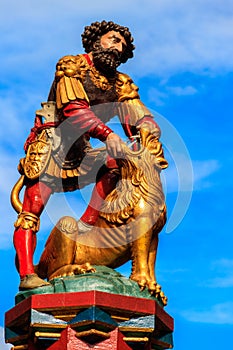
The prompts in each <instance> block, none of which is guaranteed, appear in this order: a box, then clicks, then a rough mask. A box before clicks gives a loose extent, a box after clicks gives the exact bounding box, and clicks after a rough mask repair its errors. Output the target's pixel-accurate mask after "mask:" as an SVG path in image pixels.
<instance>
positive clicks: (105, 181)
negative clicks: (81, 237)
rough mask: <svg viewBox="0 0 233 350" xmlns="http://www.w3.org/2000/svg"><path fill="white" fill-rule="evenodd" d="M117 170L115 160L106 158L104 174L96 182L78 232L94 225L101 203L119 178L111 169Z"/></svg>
mask: <svg viewBox="0 0 233 350" xmlns="http://www.w3.org/2000/svg"><path fill="white" fill-rule="evenodd" d="M117 168H118V165H117V163H116V161H115V159H113V158H110V157H108V159H107V167H106V172H105V173H104V174H103V175H102V176H100V177H99V179H98V180H97V181H96V184H95V186H94V188H93V191H92V195H91V199H90V202H89V204H88V206H87V209H86V210H85V212H84V214H83V215H82V216H81V218H80V220H79V223H78V226H79V231H81V232H82V231H83V232H85V231H88V230H89V229H90V228H91V227H92V226H94V225H95V223H96V221H97V219H98V216H99V211H100V208H101V206H102V204H103V201H104V200H105V198H106V197H107V195H108V194H109V193H110V192H111V191H112V190H113V189H114V188H115V187H116V184H117V181H118V179H119V178H118V176H117V175H116V174H115V173H114V172H113V171H112V169H117Z"/></svg>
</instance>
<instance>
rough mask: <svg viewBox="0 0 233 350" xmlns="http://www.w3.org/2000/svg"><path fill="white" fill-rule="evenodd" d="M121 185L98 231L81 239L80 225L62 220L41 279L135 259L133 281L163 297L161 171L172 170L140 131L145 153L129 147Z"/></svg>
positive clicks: (46, 253)
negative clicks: (158, 273)
mask: <svg viewBox="0 0 233 350" xmlns="http://www.w3.org/2000/svg"><path fill="white" fill-rule="evenodd" d="M124 152H125V158H124V159H122V160H119V162H120V163H121V164H120V180H119V182H118V184H117V186H116V188H115V189H114V190H113V191H112V192H111V193H110V194H109V195H108V196H107V198H106V200H105V202H104V205H103V206H102V208H101V212H100V214H99V218H98V221H97V222H96V225H95V227H94V228H93V229H92V230H91V231H89V232H87V233H84V234H79V232H78V226H77V221H76V220H75V219H74V218H72V217H67V216H66V217H62V218H61V219H60V220H59V221H58V223H57V225H56V226H55V227H54V229H53V230H52V232H51V234H50V236H49V238H48V240H47V243H46V246H45V250H44V252H43V253H42V256H41V259H40V262H39V265H38V266H37V269H38V274H39V275H40V277H43V278H47V279H48V280H51V279H53V278H55V277H61V276H67V275H74V274H80V273H85V272H91V271H94V268H93V267H92V265H104V266H107V267H111V268H116V267H119V266H121V265H122V264H124V263H125V262H127V261H129V260H132V272H131V275H130V279H131V280H133V281H136V282H137V283H138V285H139V286H140V288H141V289H144V288H146V287H147V288H148V290H149V291H150V293H151V294H154V295H156V294H158V293H160V290H161V289H160V286H159V285H158V284H157V282H156V277H155V261H156V252H157V246H158V233H159V232H160V231H161V229H162V228H163V226H164V224H165V222H166V206H165V202H164V194H163V190H162V184H161V180H160V171H161V169H163V168H166V167H167V162H166V160H165V159H164V157H163V150H162V145H161V143H160V142H159V140H158V137H157V136H156V135H154V134H153V133H152V132H150V131H149V130H148V129H141V131H140V149H139V150H137V151H133V150H132V149H130V148H129V147H127V146H125V147H124Z"/></svg>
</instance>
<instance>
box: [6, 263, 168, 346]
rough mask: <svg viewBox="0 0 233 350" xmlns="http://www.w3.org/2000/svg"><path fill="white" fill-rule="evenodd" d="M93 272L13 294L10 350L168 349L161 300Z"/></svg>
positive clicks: (114, 275)
mask: <svg viewBox="0 0 233 350" xmlns="http://www.w3.org/2000/svg"><path fill="white" fill-rule="evenodd" d="M96 270H97V271H96V272H95V273H91V274H84V275H79V276H71V277H64V278H58V279H54V280H53V281H51V285H49V286H46V287H40V288H36V289H33V290H30V291H26V292H19V293H18V294H17V295H16V300H15V302H16V305H15V306H14V307H13V308H12V309H11V310H9V311H8V312H6V315H5V339H6V342H8V343H10V344H13V350H25V349H27V350H65V349H67V350H86V349H93V350H105V349H106V350H107V349H108V350H109V349H111V350H129V349H133V350H151V349H156V350H162V349H170V348H172V346H173V343H172V332H173V319H172V317H171V316H169V315H168V314H167V313H166V311H165V310H164V307H163V303H162V299H156V298H155V297H153V296H151V295H150V293H149V292H148V290H146V289H145V290H144V291H140V289H139V287H138V285H137V283H136V282H133V281H131V280H129V279H128V278H125V277H123V276H121V275H120V274H119V273H118V272H116V271H115V270H112V269H109V268H106V267H96Z"/></svg>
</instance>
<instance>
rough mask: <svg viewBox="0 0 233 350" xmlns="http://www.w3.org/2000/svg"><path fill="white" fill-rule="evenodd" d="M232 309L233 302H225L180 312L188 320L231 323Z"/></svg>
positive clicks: (232, 320) (232, 322) (232, 318)
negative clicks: (206, 307)
mask: <svg viewBox="0 0 233 350" xmlns="http://www.w3.org/2000/svg"><path fill="white" fill-rule="evenodd" d="M232 310H233V302H225V303H220V304H216V305H213V306H212V307H210V308H209V309H204V310H198V311H196V310H185V311H183V312H181V316H183V317H184V318H185V319H186V320H188V321H190V322H198V323H209V324H225V325H226V324H228V325H233V313H232Z"/></svg>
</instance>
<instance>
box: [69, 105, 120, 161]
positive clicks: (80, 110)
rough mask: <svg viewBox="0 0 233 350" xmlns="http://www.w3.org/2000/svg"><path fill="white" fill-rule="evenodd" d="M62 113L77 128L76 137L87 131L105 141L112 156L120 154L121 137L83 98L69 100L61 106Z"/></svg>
mask: <svg viewBox="0 0 233 350" xmlns="http://www.w3.org/2000/svg"><path fill="white" fill-rule="evenodd" d="M63 115H64V117H65V118H66V119H67V121H68V122H69V123H71V124H72V125H73V127H75V129H76V130H77V137H80V136H81V135H83V134H84V133H86V132H87V133H88V134H89V135H90V136H91V137H93V138H97V139H99V140H100V141H103V142H105V143H106V147H107V152H108V153H109V155H110V156H112V157H114V158H115V157H120V156H121V154H122V146H121V143H122V141H121V138H120V137H119V136H118V135H117V134H115V133H114V132H113V131H112V129H110V128H109V127H108V126H107V125H105V124H104V123H103V122H102V121H101V120H100V119H99V118H98V117H97V116H96V115H95V114H94V113H93V112H92V110H91V109H90V108H89V104H88V103H87V101H85V100H78V99H77V100H75V101H71V102H70V103H68V104H67V105H65V106H64V108H63Z"/></svg>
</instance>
